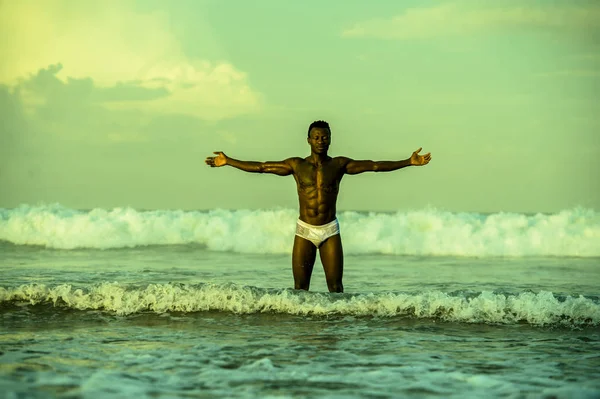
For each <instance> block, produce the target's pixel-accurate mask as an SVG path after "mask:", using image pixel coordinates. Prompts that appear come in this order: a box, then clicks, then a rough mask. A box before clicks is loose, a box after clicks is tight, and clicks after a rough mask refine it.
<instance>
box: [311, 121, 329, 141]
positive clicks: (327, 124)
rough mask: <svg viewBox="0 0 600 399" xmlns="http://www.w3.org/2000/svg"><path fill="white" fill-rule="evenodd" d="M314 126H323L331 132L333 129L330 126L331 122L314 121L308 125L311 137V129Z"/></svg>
mask: <svg viewBox="0 0 600 399" xmlns="http://www.w3.org/2000/svg"><path fill="white" fill-rule="evenodd" d="M313 127H322V128H324V129H329V131H330V132H331V129H330V128H329V123H327V122H325V121H314V122H313V123H311V124H310V126H309V127H308V137H310V131H311V130H312V128H313Z"/></svg>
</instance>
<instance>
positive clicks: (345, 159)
mask: <svg viewBox="0 0 600 399" xmlns="http://www.w3.org/2000/svg"><path fill="white" fill-rule="evenodd" d="M333 161H334V162H336V163H338V164H341V165H345V164H347V163H348V162H350V161H352V158H348V157H344V156H339V157H334V158H333Z"/></svg>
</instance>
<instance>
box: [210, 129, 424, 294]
mask: <svg viewBox="0 0 600 399" xmlns="http://www.w3.org/2000/svg"><path fill="white" fill-rule="evenodd" d="M307 141H308V144H309V145H310V155H309V156H308V157H306V158H299V157H294V158H288V159H286V160H284V161H277V162H251V161H239V160H237V159H233V158H230V157H228V156H227V155H225V154H224V153H223V152H221V151H218V152H215V153H214V154H216V155H217V156H216V157H208V158H206V161H205V162H206V164H207V165H209V166H210V167H213V168H214V167H219V166H224V165H230V166H233V167H234V168H237V169H240V170H243V171H245V172H252V173H273V174H276V175H279V176H288V175H293V176H294V179H295V180H296V185H297V186H298V199H299V202H300V218H299V219H298V222H297V225H296V236H295V237H294V249H293V251H292V271H293V274H294V288H295V289H300V290H307V291H308V288H309V286H310V276H311V275H312V271H313V266H314V264H315V259H316V256H317V249H318V250H319V255H320V257H321V263H322V264H323V269H324V270H325V278H326V280H327V287H328V288H329V292H344V286H343V285H342V274H343V269H344V255H343V250H342V239H341V237H340V229H339V224H338V220H337V217H336V214H335V211H336V209H335V208H336V201H337V196H338V192H339V188H340V181H341V180H342V177H344V175H356V174H359V173H363V172H391V171H393V170H397V169H401V168H404V167H407V166H422V165H427V164H428V163H429V161H430V160H431V154H430V153H427V154H425V155H419V152H420V151H421V148H419V149H418V150H417V151H415V152H413V153H412V155H411V157H410V158H408V159H405V160H402V161H366V160H365V161H356V160H354V159H350V158H346V157H335V158H332V157H330V156H329V155H327V150H329V145H330V144H331V131H330V129H329V124H328V123H327V122H325V121H315V122H313V123H311V125H310V126H309V128H308V139H307Z"/></svg>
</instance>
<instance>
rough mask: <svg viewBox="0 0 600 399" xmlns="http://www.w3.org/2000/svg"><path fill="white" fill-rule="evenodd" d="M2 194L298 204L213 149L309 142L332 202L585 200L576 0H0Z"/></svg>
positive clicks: (586, 74)
mask: <svg viewBox="0 0 600 399" xmlns="http://www.w3.org/2000/svg"><path fill="white" fill-rule="evenodd" d="M0 37H1V38H2V39H0V40H1V43H0V55H1V56H0V60H1V61H0V119H1V120H2V125H1V126H0V128H1V131H0V151H1V153H0V155H1V159H0V207H14V206H17V205H19V204H22V203H28V204H37V203H54V202H59V203H61V204H63V205H65V206H69V207H77V208H92V207H104V208H110V207H123V206H132V207H135V208H140V209H142V208H145V209H155V208H171V209H174V208H183V209H208V208H215V207H223V208H271V207H278V206H281V207H296V206H297V205H296V204H297V200H296V196H295V184H294V181H293V179H292V178H291V177H286V178H282V177H276V176H266V175H252V174H245V173H243V172H239V171H237V170H234V169H232V168H222V169H218V170H215V169H210V168H208V167H206V166H205V165H204V163H203V160H204V158H205V157H206V156H208V155H210V154H211V152H212V151H215V150H223V151H225V152H226V153H227V154H228V155H230V156H233V157H236V158H241V159H248V160H279V159H283V158H287V157H290V156H300V155H308V145H307V144H306V140H305V138H306V128H307V126H308V124H309V123H310V122H311V121H313V120H315V119H325V120H328V121H329V122H330V124H331V126H332V134H333V144H332V147H331V155H345V156H349V157H352V158H356V159H375V160H379V159H381V160H383V159H385V160H388V159H404V158H407V157H408V156H410V153H411V152H412V151H413V150H415V149H417V148H418V147H423V149H424V152H429V151H430V152H431V153H432V154H433V158H434V159H433V161H432V162H431V164H430V165H428V166H427V167H424V168H409V169H405V170H400V171H397V172H392V173H382V174H364V175H360V176H348V177H346V178H345V179H344V181H343V183H342V191H341V194H340V202H339V208H341V209H344V210H345V209H358V210H403V209H418V208H423V207H426V206H431V207H436V208H439V209H447V210H453V211H488V212H489V211H526V212H532V211H546V212H547V211H557V210H560V209H565V208H572V207H575V206H583V207H589V208H595V209H599V208H600V178H598V171H600V105H599V103H600V102H599V101H598V97H599V93H600V6H599V5H597V3H596V2H593V1H587V2H586V1H503V2H489V1H482V0H479V1H449V2H446V1H422V0H420V1H403V2H398V1H375V2H370V3H369V2H366V1H358V0H357V1H341V0H340V1H334V0H332V1H328V2H323V1H302V2H300V1H297V2H292V1H282V0H272V1H267V0H256V1H241V0H240V1H233V0H222V1H173V2H165V1H147V0H146V1H141V0H140V1H137V2H126V1H117V2H106V1H104V2H92V1H80V2H76V1H37V2H36V1H18V2H16V1H14V2H12V1H11V2H9V1H0Z"/></svg>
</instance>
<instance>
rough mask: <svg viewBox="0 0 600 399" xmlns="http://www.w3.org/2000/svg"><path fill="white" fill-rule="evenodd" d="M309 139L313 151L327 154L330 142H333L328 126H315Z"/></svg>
mask: <svg viewBox="0 0 600 399" xmlns="http://www.w3.org/2000/svg"><path fill="white" fill-rule="evenodd" d="M307 140H308V144H309V145H310V149H311V150H312V152H314V153H315V154H327V150H328V149H329V143H331V132H330V131H329V129H327V128H323V127H313V128H312V129H311V130H310V134H309V137H308V139H307Z"/></svg>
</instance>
